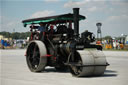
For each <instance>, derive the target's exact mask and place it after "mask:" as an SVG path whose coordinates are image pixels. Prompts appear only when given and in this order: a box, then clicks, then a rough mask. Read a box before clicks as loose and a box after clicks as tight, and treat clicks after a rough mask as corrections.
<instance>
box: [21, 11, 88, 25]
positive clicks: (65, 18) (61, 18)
mask: <svg viewBox="0 0 128 85" xmlns="http://www.w3.org/2000/svg"><path fill="white" fill-rule="evenodd" d="M84 19H86V17H85V16H83V15H79V21H80V20H84ZM70 21H72V22H73V21H74V17H73V14H71V13H69V14H62V15H56V16H49V17H40V18H33V19H26V20H23V21H22V23H23V24H24V25H29V24H39V23H46V24H47V23H49V24H58V23H66V22H70Z"/></svg>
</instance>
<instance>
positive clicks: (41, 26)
mask: <svg viewBox="0 0 128 85" xmlns="http://www.w3.org/2000/svg"><path fill="white" fill-rule="evenodd" d="M39 25H40V26H39V27H38V30H39V31H40V36H39V39H41V40H44V36H45V32H46V27H45V25H46V24H45V23H42V22H41V23H39Z"/></svg>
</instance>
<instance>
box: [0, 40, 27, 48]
mask: <svg viewBox="0 0 128 85" xmlns="http://www.w3.org/2000/svg"><path fill="white" fill-rule="evenodd" d="M26 46H27V40H3V39H1V40H0V48H1V49H7V48H11V49H13V48H25V47H26Z"/></svg>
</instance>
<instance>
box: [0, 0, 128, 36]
mask: <svg viewBox="0 0 128 85" xmlns="http://www.w3.org/2000/svg"><path fill="white" fill-rule="evenodd" d="M73 7H79V8H80V14H82V15H84V16H86V17H87V19H86V20H84V21H80V32H83V31H84V30H89V31H91V32H94V34H95V35H96V31H97V27H96V23H97V22H101V23H102V27H101V29H102V34H103V36H106V35H111V36H120V35H121V34H127V35H128V1H127V0H111V1H110V0H36V1H35V0H2V1H1V10H0V11H1V14H0V20H1V21H0V23H1V25H0V26H1V29H0V31H8V32H13V31H14V29H15V31H17V32H26V31H29V28H28V27H27V28H24V27H23V24H22V23H21V21H22V20H24V19H28V18H36V17H43V16H51V15H58V14H64V13H69V12H70V13H72V8H73Z"/></svg>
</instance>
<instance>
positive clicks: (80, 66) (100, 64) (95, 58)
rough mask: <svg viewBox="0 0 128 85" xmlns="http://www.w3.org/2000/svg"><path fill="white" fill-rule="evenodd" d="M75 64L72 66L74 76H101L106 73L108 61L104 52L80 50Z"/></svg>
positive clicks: (76, 55)
mask: <svg viewBox="0 0 128 85" xmlns="http://www.w3.org/2000/svg"><path fill="white" fill-rule="evenodd" d="M74 62H75V64H74V65H73V64H71V65H70V70H71V73H72V74H73V75H74V76H77V77H82V76H100V75H102V74H103V73H104V71H105V69H106V66H107V61H106V58H105V56H104V54H103V52H102V51H98V50H84V51H80V50H78V51H77V52H76V53H75V60H74Z"/></svg>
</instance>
